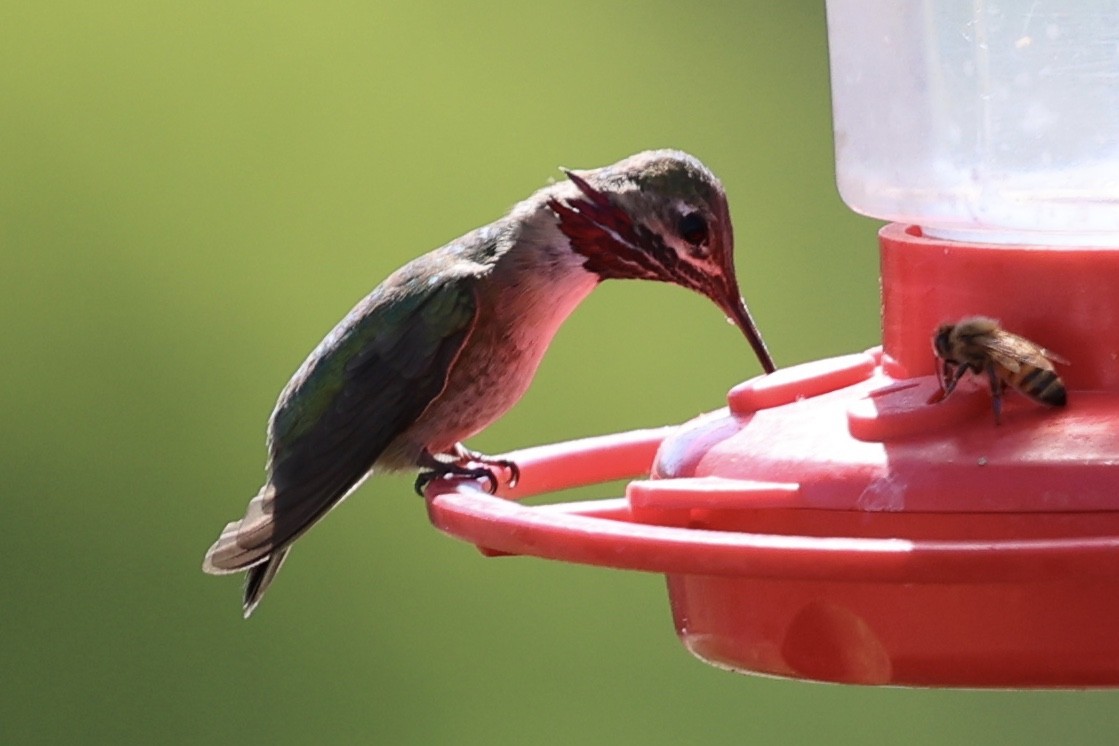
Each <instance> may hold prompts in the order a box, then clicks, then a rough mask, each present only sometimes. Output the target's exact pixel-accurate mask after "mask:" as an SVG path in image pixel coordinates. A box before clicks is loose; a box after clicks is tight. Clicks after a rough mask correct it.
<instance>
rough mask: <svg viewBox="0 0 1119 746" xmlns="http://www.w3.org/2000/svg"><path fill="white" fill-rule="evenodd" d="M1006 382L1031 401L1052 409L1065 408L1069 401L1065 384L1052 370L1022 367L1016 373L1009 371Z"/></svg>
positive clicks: (1028, 366)
mask: <svg viewBox="0 0 1119 746" xmlns="http://www.w3.org/2000/svg"><path fill="white" fill-rule="evenodd" d="M1006 382H1007V384H1009V385H1010V386H1012V387H1014V388H1016V389H1018V390H1019V391H1021V392H1022V393H1023V394H1025V395H1026V396H1028V397H1030V398H1031V399H1033V400H1035V401H1038V402H1041V403H1042V404H1048V405H1049V406H1052V407H1063V406H1064V405H1065V402H1066V401H1067V400H1068V396H1067V394H1066V392H1065V384H1064V382H1063V381H1062V380H1061V378H1060V376H1058V375H1057V372H1056V371H1054V370H1052V369H1047V368H1040V367H1038V366H1035V365H1022V366H1021V367H1020V368H1019V369H1018V371H1017V372H1015V373H1011V372H1010V371H1007V373H1006Z"/></svg>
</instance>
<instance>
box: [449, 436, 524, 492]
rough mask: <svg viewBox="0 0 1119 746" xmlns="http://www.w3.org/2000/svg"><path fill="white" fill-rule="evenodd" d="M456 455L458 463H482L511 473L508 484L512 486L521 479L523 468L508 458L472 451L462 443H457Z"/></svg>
mask: <svg viewBox="0 0 1119 746" xmlns="http://www.w3.org/2000/svg"><path fill="white" fill-rule="evenodd" d="M455 456H456V457H457V458H456V463H458V464H460V465H462V466H465V465H466V464H469V463H473V464H482V465H483V466H486V467H489V468H490V470H491V471H492V470H493V469H494V468H498V469H502V470H504V471H506V472H508V473H509V481H508V482H506V484H507V485H508V486H510V487H516V486H517V482H519V481H521V468H520V467H519V466H517V464H516V462H514V461H510V460H509V459H507V458H493V457H492V456H487V455H486V454H484V453H478V452H477V451H472V450H470V449H469V448H467V447H466V446H464V445H463V444H462V443H455Z"/></svg>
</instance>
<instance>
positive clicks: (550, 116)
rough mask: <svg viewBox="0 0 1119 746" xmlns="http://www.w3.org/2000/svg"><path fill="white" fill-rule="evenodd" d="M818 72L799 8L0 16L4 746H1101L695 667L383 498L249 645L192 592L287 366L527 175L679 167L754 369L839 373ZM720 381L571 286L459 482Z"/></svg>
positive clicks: (229, 6) (737, 359) (1005, 715)
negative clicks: (541, 357) (727, 236)
mask: <svg viewBox="0 0 1119 746" xmlns="http://www.w3.org/2000/svg"><path fill="white" fill-rule="evenodd" d="M826 49H827V48H826V32H825V25H824V15H823V7H822V3H818V2H789V3H771V2H740V3H727V2H721V3H720V2H707V3H689V4H680V3H668V2H655V3H645V4H642V5H641V6H640V7H639V6H637V5H634V4H621V3H607V4H604V3H600V2H584V1H582V0H572V1H571V2H566V3H562V4H559V3H552V4H539V3H532V4H530V3H502V2H487V3H481V4H473V5H468V6H467V5H464V6H462V7H459V8H457V9H456V8H451V7H448V6H447V5H446V4H438V3H423V2H417V3H410V4H403V3H400V4H397V3H382V2H370V1H368V0H367V1H366V2H340V1H328V2H320V3H314V4H312V3H265V2H234V3H228V2H221V3H218V2H205V1H203V2H194V3H189V4H188V3H166V2H102V3H79V2H57V3H8V4H7V5H6V6H5V7H4V8H3V10H2V11H0V94H2V103H0V256H2V258H3V272H2V274H0V283H2V292H0V312H2V315H0V345H2V349H3V354H4V365H3V366H2V367H0V418H2V419H0V421H2V423H3V425H2V427H3V438H2V440H0V487H2V498H0V525H2V529H0V530H2V532H3V541H2V543H0V594H2V604H3V606H2V611H0V671H2V676H0V743H4V744H7V743H184V744H190V743H202V742H218V741H221V742H226V743H239V742H244V743H271V744H281V743H292V744H301V743H373V742H376V743H394V744H428V743H461V744H502V743H556V744H576V743H582V744H679V743H711V744H721V743H777V742H801V743H803V742H808V741H811V740H815V741H818V742H826V743H859V744H866V743H898V742H907V743H983V742H1012V743H1016V744H1034V743H1036V744H1043V743H1044V744H1048V743H1052V742H1055V741H1058V740H1059V741H1063V742H1069V741H1072V742H1085V743H1086V742H1090V741H1093V740H1095V741H1098V742H1100V743H1105V742H1111V741H1112V740H1113V734H1114V732H1115V730H1116V727H1117V726H1119V706H1117V705H1119V697H1117V696H1116V695H1115V694H1112V693H1110V692H1094V693H1076V692H1066V693H1013V692H942V691H917V690H913V691H910V690H889V689H857V688H847V687H838V686H823V685H815V684H806V683H799V682H789V681H773V680H766V679H759V678H751V677H745V676H738V675H734V674H730V673H726V672H723V671H719V670H716V669H714V668H710V667H708V666H705V665H703V664H702V663H700V662H698V661H696V660H694V659H692V658H691V657H690V656H689V655H688V654H687V653H686V652H685V651H684V649H683V648H682V647H681V646H679V645H678V644H677V642H676V640H675V638H674V635H673V631H672V626H671V620H670V617H669V613H668V608H667V602H666V599H665V594H664V588H663V580H662V579H661V578H659V577H657V576H650V575H641V574H636V573H621V572H613V571H607V570H598V569H591V568H584V567H576V566H567V565H560V564H554V563H548V562H544V561H537V560H532V559H523V558H520V559H503V560H487V559H483V558H482V557H480V556H479V555H478V554H477V553H476V552H475V550H474V549H473V548H472V547H470V546H467V545H465V544H462V543H459V542H457V541H454V540H452V539H449V538H447V537H445V536H443V535H441V534H439V533H438V532H436V531H435V530H434V529H432V528H431V527H430V525H429V524H428V523H427V520H426V516H425V512H424V509H423V506H422V504H421V502H420V501H419V500H418V499H417V498H416V497H415V496H414V495H412V494H411V487H410V480H408V479H405V478H381V479H375V480H373V481H371V482H370V483H368V484H367V485H366V486H365V487H364V488H362V490H361V491H360V492H359V493H358V494H357V495H356V496H355V497H354V498H353V499H351V500H350V501H348V502H347V503H346V504H345V505H344V506H343V507H342V508H341V509H340V510H338V511H337V512H335V513H333V514H332V515H331V516H330V519H329V520H327V521H325V522H324V523H323V524H322V525H321V526H319V527H318V528H317V529H316V530H315V531H314V532H312V533H311V534H310V535H309V536H308V537H307V538H306V539H305V540H303V541H302V542H301V543H300V545H299V549H298V550H297V551H296V552H295V553H294V555H293V556H294V559H293V560H292V561H291V562H289V563H288V565H287V567H286V569H285V571H284V573H283V575H282V576H281V578H280V580H279V581H278V582H277V584H276V585H275V587H274V588H273V590H272V591H271V593H270V594H269V596H268V598H267V600H266V601H265V603H264V604H263V606H262V607H261V609H260V611H259V612H258V614H257V615H256V616H255V617H254V618H253V619H252V620H251V621H249V622H245V621H243V620H242V619H241V618H240V613H239V611H240V610H239V582H238V580H235V579H228V578H226V579H215V578H211V577H207V576H204V575H203V574H202V573H201V571H200V569H199V564H200V561H201V558H202V553H203V551H204V550H205V549H206V547H208V546H209V544H210V542H211V541H212V540H213V539H214V537H215V536H216V534H217V532H218V530H219V529H220V528H221V527H222V526H223V525H224V523H225V522H226V521H227V520H230V519H232V518H234V517H236V516H239V515H240V514H241V511H242V509H243V507H244V504H245V501H246V500H247V499H248V497H249V496H250V495H251V494H253V493H254V492H255V490H256V489H257V487H258V485H259V480H260V478H261V476H262V471H261V469H262V465H263V460H264V438H263V433H264V424H265V419H266V417H267V415H268V413H269V411H270V409H271V406H272V403H273V402H274V399H275V396H276V394H277V393H278V391H279V390H280V388H281V387H282V385H283V384H284V382H285V381H286V380H287V378H288V376H289V375H290V374H291V372H292V371H294V369H295V368H296V366H297V365H298V364H299V363H300V361H301V360H302V359H303V357H304V355H305V354H306V353H307V352H308V351H309V350H310V349H311V348H312V347H313V346H314V345H315V344H316V343H317V342H318V340H319V339H320V338H321V336H322V335H323V334H324V333H325V332H326V331H327V330H328V329H329V328H330V327H331V326H332V325H333V324H334V323H335V322H336V321H337V320H338V319H339V318H340V317H341V316H342V315H343V314H344V313H345V312H346V311H347V310H348V309H349V308H350V307H351V306H352V304H353V303H354V302H355V301H356V300H357V299H358V298H360V297H361V296H362V295H364V294H365V293H366V292H367V291H368V290H369V289H370V288H372V287H373V286H374V285H376V284H377V283H378V282H379V281H380V280H381V279H382V278H383V277H384V276H385V275H387V274H388V273H389V272H390V271H391V270H392V269H394V268H395V267H397V266H399V265H400V264H402V263H403V262H405V261H406V260H407V259H409V258H411V257H413V256H415V255H417V254H419V253H422V252H424V251H426V250H428V249H431V248H434V247H436V246H438V245H440V244H441V243H444V242H445V241H447V240H449V239H451V238H454V237H455V236H457V235H459V234H461V233H463V232H465V231H467V230H469V229H471V228H473V227H475V226H476V225H479V224H481V223H484V222H488V221H490V220H492V219H494V218H495V217H497V216H498V215H500V214H501V213H502V212H503V211H504V210H505V209H506V208H507V207H508V206H509V205H511V204H512V203H513V202H515V201H517V200H518V199H520V198H522V197H524V196H526V195H527V194H528V193H529V192H531V191H532V190H533V189H535V188H537V187H539V186H541V185H543V184H545V183H547V181H548V180H549V179H550V178H555V177H556V176H557V175H558V172H557V171H556V167H557V166H560V165H568V166H574V167H591V166H598V165H603V164H605V163H609V162H612V161H614V160H616V159H618V158H621V157H623V156H625V155H628V154H630V153H632V152H635V151H638V150H641V149H645V148H650V147H665V146H671V147H679V148H683V149H686V150H689V151H691V152H693V153H695V154H696V155H698V156H700V157H701V158H703V159H704V160H705V161H706V162H707V163H708V165H710V166H711V167H712V168H713V169H714V170H715V171H716V172H717V173H718V174H720V175H721V177H722V179H723V181H724V182H725V184H726V187H727V191H728V193H729V195H730V199H731V205H732V209H733V212H734V217H735V222H736V225H735V227H736V233H737V237H738V264H739V277H740V280H741V282H742V285H743V291H744V293H745V295H746V297H747V298H748V299H749V301H750V305H751V308H752V310H753V311H754V314H755V316H756V318H757V320H758V322H759V324H760V325H761V327H762V329H763V330H764V332H765V335H766V338H767V339H768V341H769V344H770V346H771V348H772V350H773V352H774V354H775V355H776V357H777V360H778V361H779V363H781V364H785V365H787V364H790V363H796V362H800V361H805V360H809V359H813V358H818V357H824V356H828V355H833V354H838V353H843V352H849V351H855V350H860V349H863V348H866V347H868V346H870V345H872V344H874V343H875V342H876V340H877V337H878V292H877V253H876V252H877V250H876V244H875V236H874V232H875V229H876V227H877V226H876V224H875V223H874V222H873V221H869V220H866V219H863V218H859V217H857V216H854V215H853V214H851V213H850V212H849V211H848V210H847V209H846V208H845V207H844V206H843V205H842V203H841V202H840V201H839V198H838V196H837V194H836V190H835V188H834V184H833V164H832V152H831V149H832V139H831V128H830V120H829V107H828V79H827V52H826ZM756 372H757V365H756V362H755V361H754V359H753V356H752V354H750V352H749V349H748V347H747V346H746V345H745V343H744V342H743V340H742V338H741V336H740V335H738V334H737V332H735V330H734V329H733V328H731V327H729V326H727V325H726V324H725V323H723V321H722V319H721V317H720V315H719V313H718V312H717V311H716V310H715V309H714V308H713V307H711V306H710V304H709V303H708V302H707V301H704V300H703V299H701V298H699V297H698V296H692V295H690V294H688V293H685V292H683V291H681V290H678V289H675V288H670V287H667V286H660V285H653V284H642V283H628V284H627V283H611V284H607V285H605V286H604V287H602V288H601V289H600V290H599V291H597V292H596V293H595V294H594V295H593V296H592V297H591V299H590V300H589V301H588V302H587V303H586V304H585V306H584V307H583V308H581V309H580V310H579V311H578V312H577V313H576V314H575V316H574V317H573V318H572V319H571V321H570V322H569V323H568V324H567V326H566V327H565V328H564V330H563V331H562V332H561V333H560V335H559V336H558V338H557V340H556V342H555V344H554V345H553V347H552V350H551V352H550V354H549V356H548V357H547V358H546V359H545V361H544V365H543V367H542V369H541V371H540V374H539V376H538V377H537V380H536V382H535V384H534V386H533V388H532V389H531V391H530V392H529V394H528V396H527V397H526V398H525V400H524V401H523V402H522V404H521V405H520V406H519V407H518V408H517V409H515V410H514V411H513V412H512V413H510V414H509V415H508V416H507V417H506V418H505V419H504V420H503V421H502V422H500V423H499V424H497V425H495V426H494V427H492V428H491V429H490V430H489V431H488V432H486V433H485V434H484V436H482V437H479V438H477V439H476V440H475V441H473V442H472V445H473V446H475V447H477V448H480V449H482V450H485V451H489V452H500V451H504V450H509V449H513V448H517V447H522V446H527V445H532V444H537V443H544V442H550V441H557V440H563V439H568V438H573V437H578V436H582V435H589V434H596V433H604V432H610V431H618V430H625V429H630V428H634V427H643V426H650V425H658V424H662V423H671V422H678V421H682V420H686V419H688V418H691V417H692V416H694V415H696V414H697V413H699V412H702V411H705V410H709V409H713V408H716V407H718V406H720V405H721V404H722V402H723V397H724V393H725V391H726V390H727V388H728V387H730V386H731V385H733V384H734V383H736V382H738V381H740V380H742V379H744V378H746V377H748V376H751V375H754V374H755V373H756ZM615 489H616V488H609V489H605V491H606V492H608V493H609V492H612V491H613V490H615ZM603 490H604V488H598V489H597V490H591V491H587V492H586V493H584V494H583V495H582V496H583V497H586V496H590V495H593V494H601V493H602V492H603Z"/></svg>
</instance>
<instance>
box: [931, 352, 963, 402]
mask: <svg viewBox="0 0 1119 746" xmlns="http://www.w3.org/2000/svg"><path fill="white" fill-rule="evenodd" d="M938 372H939V373H940V388H941V389H943V391H944V396H942V397H941V401H943V400H944V399H947V398H948V395H949V394H951V393H952V392H953V391H955V390H956V384H957V383H959V382H960V379H961V378H962V377H963V375H964V373H967V366H966V365H960V366H956V365H955V364H954V363H950V362H948V361H947V360H945V361H944V365H943V367H942V369H941V370H940V371H938Z"/></svg>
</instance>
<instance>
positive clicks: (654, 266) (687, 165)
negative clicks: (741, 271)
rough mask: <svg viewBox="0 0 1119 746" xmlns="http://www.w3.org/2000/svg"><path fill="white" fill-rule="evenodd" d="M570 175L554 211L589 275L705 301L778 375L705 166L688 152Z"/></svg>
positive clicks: (723, 205)
mask: <svg viewBox="0 0 1119 746" xmlns="http://www.w3.org/2000/svg"><path fill="white" fill-rule="evenodd" d="M564 173H566V174H567V178H568V179H570V180H571V182H572V183H573V184H574V185H575V187H576V189H575V190H568V192H567V194H566V195H565V196H553V197H552V198H551V199H550V200H549V201H548V206H549V207H550V208H551V210H552V211H553V212H554V213H555V215H556V218H557V219H558V221H559V228H560V231H562V232H563V234H564V235H565V236H567V238H568V240H569V241H570V242H571V248H572V250H573V251H574V252H575V253H577V254H579V255H580V256H582V257H585V261H584V262H583V266H584V267H585V268H586V269H587V270H588V271H590V272H593V273H594V274H596V275H598V276H599V277H600V278H602V279H623V280H631V279H634V280H659V281H661V282H671V283H673V284H675V285H680V286H681V287H685V288H688V289H689V290H694V291H695V292H697V293H700V294H701V295H705V296H707V297H708V298H710V299H711V300H712V301H714V303H715V305H717V306H718V307H719V308H720V309H722V311H723V312H724V313H725V314H726V315H727V316H728V317H729V318H730V319H731V320H732V321H733V322H734V323H735V325H736V326H738V328H739V329H741V330H742V333H743V334H744V335H745V336H746V339H747V340H748V341H749V342H750V345H751V346H752V347H753V348H754V353H755V354H756V355H757V356H758V361H759V362H760V363H761V366H762V368H763V369H764V370H765V372H766V373H772V372H773V371H774V370H776V366H775V365H774V363H773V359H772V358H771V357H770V355H769V351H768V350H767V349H766V347H765V342H764V341H763V340H762V337H761V334H760V333H759V332H758V329H757V326H756V325H755V324H754V321H753V319H752V318H751V317H750V312H749V310H748V309H747V308H746V303H745V302H744V301H743V300H742V296H741V294H740V293H739V291H738V280H737V279H736V277H735V272H734V229H733V228H732V226H731V220H730V209H729V208H728V207H727V199H726V194H725V193H724V192H723V186H722V184H721V183H720V182H719V180H718V179H717V178H716V177H715V175H714V174H713V173H711V171H709V170H708V169H707V167H706V166H704V165H703V164H702V163H701V162H700V161H699V160H698V159H696V158H694V157H692V156H690V155H688V154H687V153H682V152H680V151H676V150H654V151H647V152H644V153H638V154H637V155H634V156H631V157H629V158H626V159H625V160H622V161H619V162H618V163H615V164H613V165H610V166H605V167H603V168H597V169H593V170H590V171H573V170H569V169H564ZM572 192H573V193H572Z"/></svg>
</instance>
